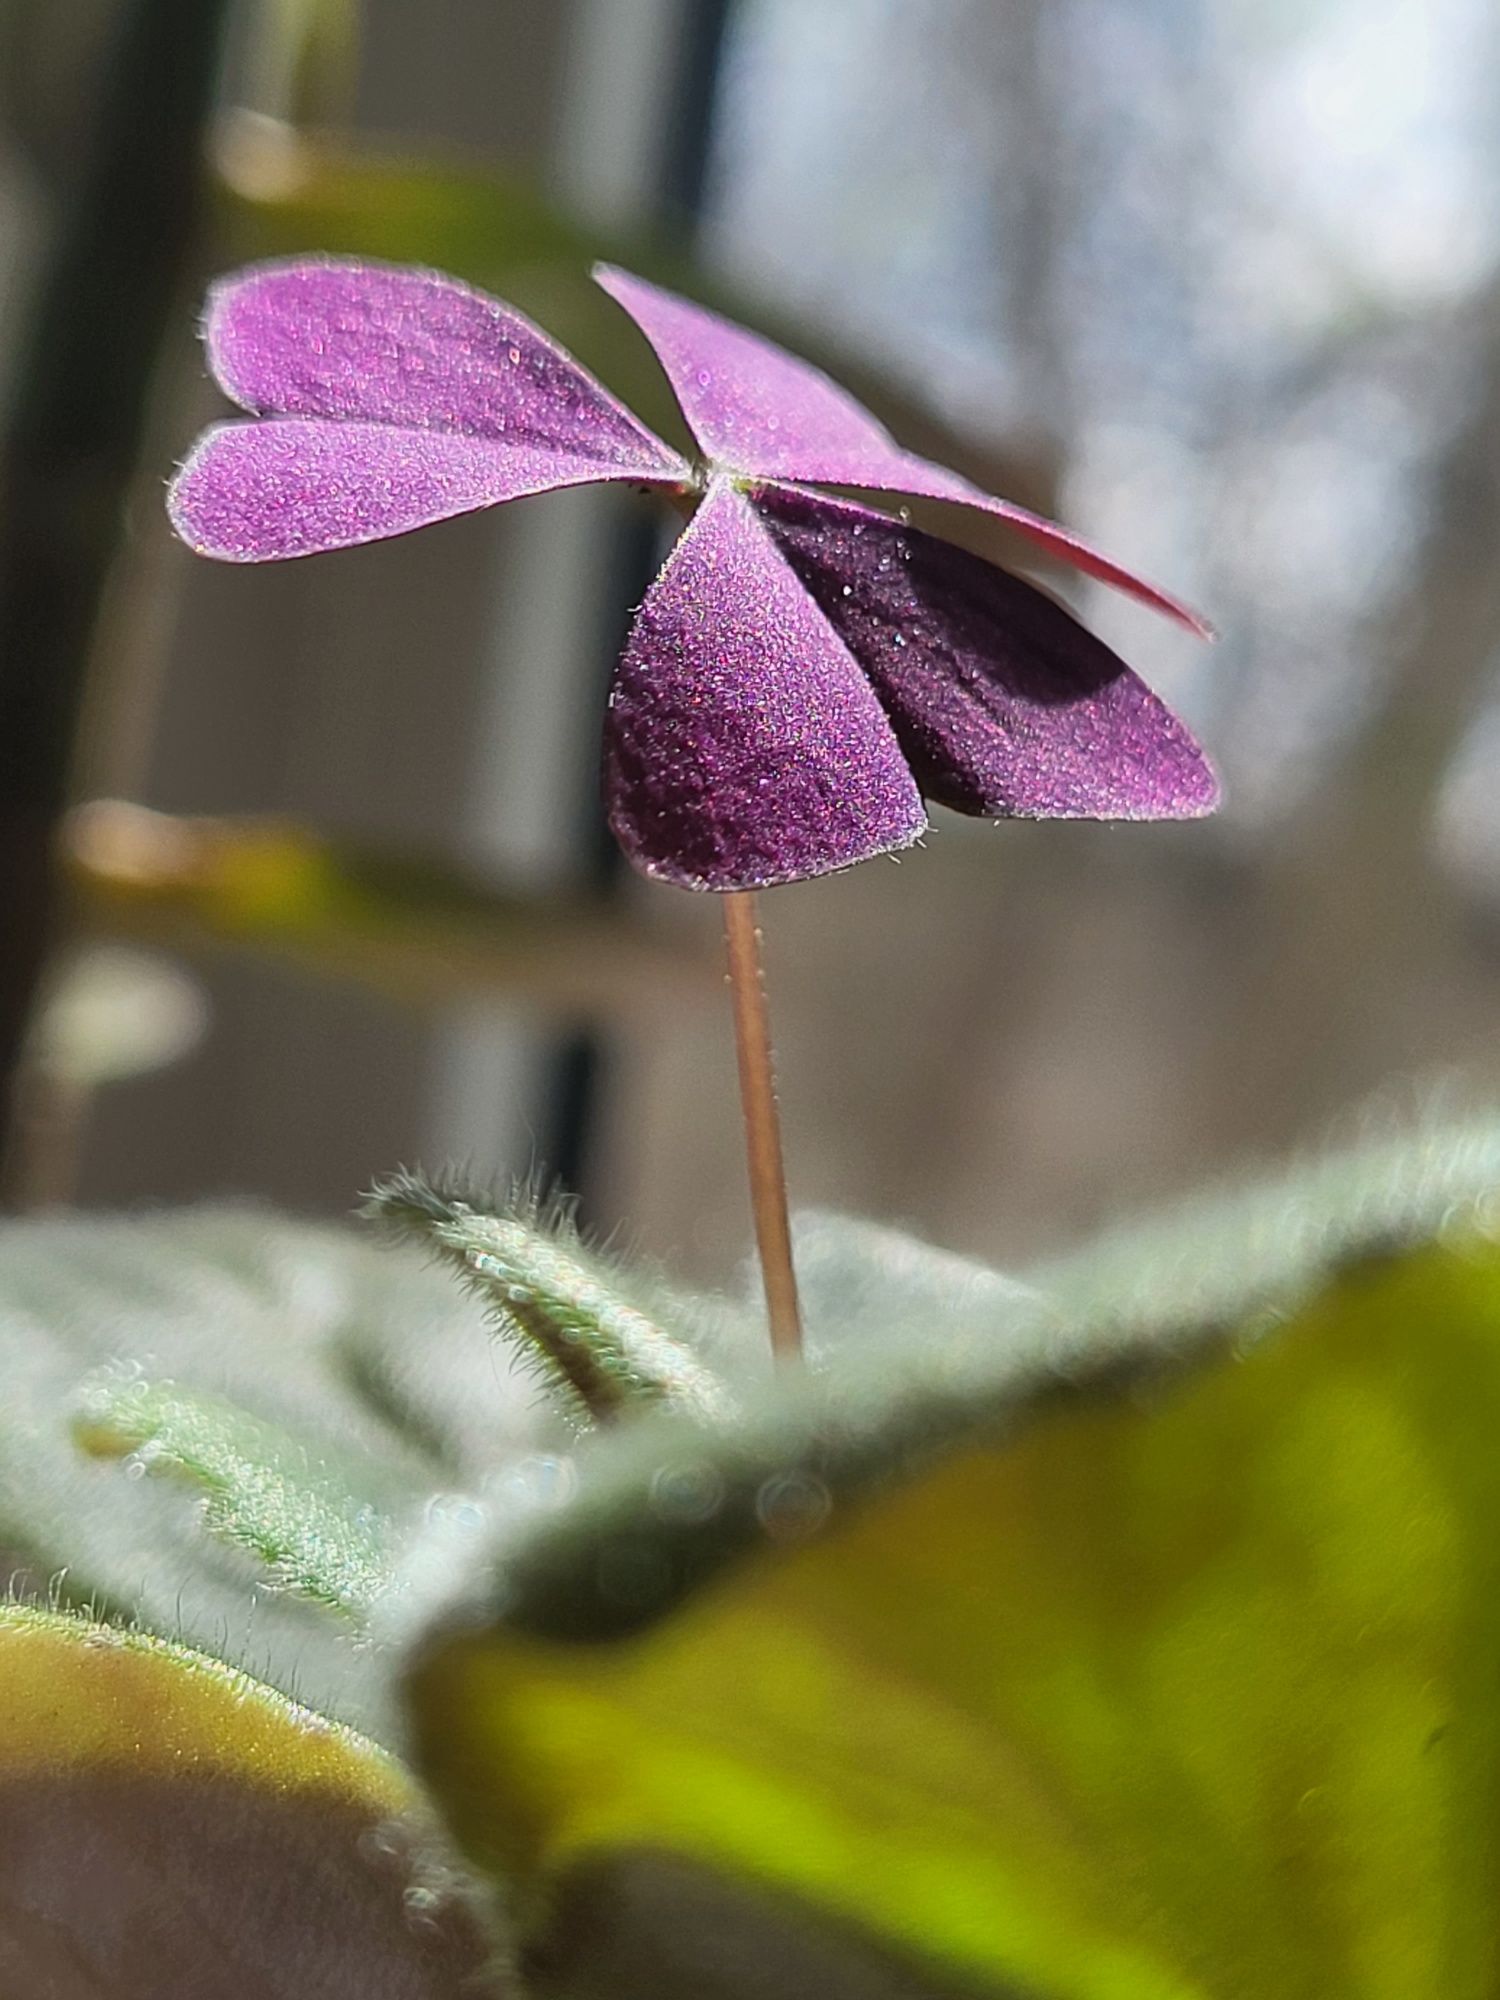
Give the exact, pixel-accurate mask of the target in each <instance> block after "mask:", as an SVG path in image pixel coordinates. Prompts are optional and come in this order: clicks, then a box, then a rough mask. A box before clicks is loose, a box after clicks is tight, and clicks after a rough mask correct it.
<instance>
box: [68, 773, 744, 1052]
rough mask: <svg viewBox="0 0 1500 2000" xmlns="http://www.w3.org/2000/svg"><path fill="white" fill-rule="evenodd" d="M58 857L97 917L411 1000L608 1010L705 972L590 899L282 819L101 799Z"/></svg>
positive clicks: (165, 940)
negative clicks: (374, 850)
mask: <svg viewBox="0 0 1500 2000" xmlns="http://www.w3.org/2000/svg"><path fill="white" fill-rule="evenodd" d="M63 858H64V864H65V866H66V869H67V873H68V879H69V882H70V885H71V887H72V890H73V893H74V897H75V901H76V903H77V905H78V909H79V912H80V915H81V916H82V917H83V918H84V920H85V921H86V922H87V923H88V924H89V925H90V926H91V927H92V928H94V929H95V930H113V931H116V932H119V933H120V934H122V935H124V936H128V937H132V938H138V939H146V940H150V941H152V942H155V943H160V944H168V945H171V946H172V947H173V948H174V949H177V950H179V951H184V952H197V953H201V952H203V951H205V950H211V949H223V948H225V947H229V948H232V949H238V950H250V951H253V952H254V953H255V954H256V955H257V956H259V957H267V956H269V957H272V958H276V959H280V960H281V961H283V962H284V963H287V964H290V965H295V966H298V967H301V968H303V969H305V970H307V971H309V972H312V973H316V974H318V975H320V976H322V977H325V978H340V979H350V980H355V981H357V982H358V983H359V984H361V985H364V986H371V987H375V988H376V989H378V990H379V991H381V992H385V993H389V994H390V995H392V996H393V997H394V998H396V999H398V1000H404V1001H406V1002H408V1003H411V1004H415V1005H421V1006H446V1005H451V1004H452V1002H453V1001H454V1000H455V999H456V998H462V997H463V996H465V995H472V994H492V993H496V992H503V993H505V994H506V995H507V996H509V997H514V998H515V999H517V1000H521V1001H531V1002H533V1003H536V1004H539V1005H543V1006H546V1007H548V1008H550V1009H553V1010H559V1011H562V1010H569V1011H577V1012H580V1013H583V1012H591V1013H597V1012H613V1011H615V1010H618V1009H624V1008H628V1007H630V1006H632V1005H642V1004H646V1003H652V1004H659V1003H660V1002H661V1001H662V1000H663V999H664V998H665V997H667V996H669V995H672V996H678V995H682V994H685V993H691V991H692V990H693V988H694V986H695V985H701V986H702V988H703V990H704V991H707V990H708V989H709V984H710V975H709V972H708V966H707V962H706V961H704V960H700V959H699V958H698V957H697V956H696V955H694V954H691V953H689V952H687V951H684V950H683V949H682V948H680V947H674V946H672V945H669V944H667V943H666V942H664V941H659V940H657V939H655V938H653V937H652V936H651V935H650V934H649V933H648V932H647V931H645V930H644V929H643V928H642V927H641V926H640V925H639V924H638V923H636V922H634V921H632V920H631V919H630V918H629V917H626V916H622V915H620V914H619V913H618V912H617V911H611V910H609V909H607V908H605V907H604V906H603V905H602V904H599V903H597V902H586V901H572V902H570V901H567V900H563V899H559V898H551V897H541V896H535V895H527V894H523V893H520V892H505V891H500V890H491V889H485V888H481V887H479V886H477V885H476V884H474V883H471V882H468V881H466V880H465V879H464V878H463V877H461V876H457V875H455V874H452V873H450V872H448V871H445V870H444V869H442V868H439V867H437V866H429V865H426V864H424V863H422V862H420V861H412V860H402V859H397V858H394V857H390V856H385V855H380V854H371V853H368V852H365V851H364V850H361V849H357V848H351V847H348V846H343V845H336V844H334V843H331V842H328V841H325V840H322V839H320V838H319V837H318V836H317V835H316V834H314V833H312V832H310V831H309V830H308V829H307V828H305V827H301V826H298V825H296V824H294V823H291V822H288V821H282V820H220V819H175V818H172V817H170V816H169V815H167V814H165V813H157V812H151V811H149V810H148V809H147V808H145V807H143V806H134V805H128V804H126V803H124V802H123V801H119V800H113V799H100V800H96V801H94V802H93V803H92V804H90V805H88V806H85V807H82V808H81V809H80V810H79V811H78V812H76V813H75V814H74V815H73V817H72V819H71V820H70V821H69V824H68V827H67V830H66V834H65V838H64V845H63Z"/></svg>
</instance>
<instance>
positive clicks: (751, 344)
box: [594, 264, 1211, 638]
mask: <svg viewBox="0 0 1500 2000" xmlns="http://www.w3.org/2000/svg"><path fill="white" fill-rule="evenodd" d="M594 276H595V278H596V279H597V280H598V282H599V284H600V285H602V286H603V288H604V290H605V291H607V292H608V293H609V295H610V297H611V298H612V299H614V300H615V301H616V302H617V303H618V304H619V305H621V306H622V307H623V308H624V309H625V311H626V312H628V313H629V315H630V317H631V318H632V319H633V320H634V321H635V323H636V325H637V326H638V327H639V328H640V329H641V331H642V333H644V334H645V336H646V338H647V340H649V341H650V343H651V345H652V347H653V348H654V349H655V351H656V356H657V359H658V360H659V361H660V362H661V365H662V367H663V368H664V369H665V370H666V373H667V378H668V380H669V381H670V382H671V384H672V388H673V390H674V391H675V393H676V396H677V400H678V402H679V403H680V404H681V405H682V413H683V415H684V416H685V417H686V418H687V420H688V425H689V427H690V429H691V430H692V433H693V435H694V437H696V438H697V440H698V442H699V444H701V445H702V447H703V449H704V451H705V453H706V454H707V455H708V458H709V459H710V461H711V462H712V463H713V464H714V465H715V466H717V467H719V468H720V469H721V470H723V471H726V472H737V473H742V474H745V475H747V476H749V477H753V478H760V479H788V480H795V481H798V482H800V483H802V484H807V485H815V486H816V485H825V486H867V487H871V488H876V489H878V490H880V491H882V492H886V493H899V494H905V495H909V496H911V497H912V498H914V499H924V500H954V501H957V502H959V503H960V504H961V505H963V506H966V507H977V508H979V509H980V510H981V511H982V512H984V513H986V514H994V515H996V516H998V517H999V519H1001V520H1002V521H1006V522H1008V523H1009V524H1010V526H1011V527H1013V528H1014V529H1016V531H1017V532H1018V533H1020V534H1022V535H1025V536H1026V537H1027V538H1028V539H1029V540H1031V541H1033V542H1035V543H1036V544H1037V545H1038V546H1039V547H1041V548H1043V549H1045V550H1046V551H1047V553H1048V554H1049V555H1051V556H1055V557H1057V558H1058V559H1059V560H1060V561H1062V562H1065V563H1069V564H1071V565H1072V567H1073V568H1074V569H1078V570H1082V571H1083V572H1084V574H1085V575H1087V576H1092V577H1097V578H1098V579H1099V581H1100V582H1101V583H1107V584H1111V585H1112V586H1113V587H1114V588H1115V589H1116V590H1123V591H1124V592H1126V594H1127V595H1129V596H1131V597H1135V598H1139V599H1140V601H1141V602H1142V603H1143V604H1149V605H1150V606H1151V608H1152V609H1153V610H1155V611H1161V612H1164V613H1165V614H1166V616H1167V617H1169V618H1173V619H1175V620H1176V621H1177V623H1178V624H1180V625H1185V626H1186V627H1187V629H1188V630H1189V631H1190V632H1196V633H1197V634H1198V635H1199V637H1200V638H1208V637H1210V636H1211V628H1210V627H1209V626H1208V625H1206V624H1205V623H1204V621H1203V619H1201V618H1200V617H1199V616H1198V614H1197V612H1195V611H1192V610H1190V609H1189V608H1188V606H1187V605H1185V604H1180V603H1179V602H1178V600H1177V599H1176V598H1175V597H1169V596H1168V595H1167V593H1166V592H1165V591H1163V590H1158V589H1157V587H1156V585H1155V584H1153V583H1147V582H1146V580H1145V579H1144V578H1143V577H1139V576H1136V575H1134V574H1133V573H1132V572H1131V571H1130V570H1128V569H1125V568H1123V567H1122V566H1121V564H1119V563H1117V562H1115V561H1114V559H1113V558H1112V557H1110V556H1107V555H1105V554H1104V552H1103V550H1101V549H1096V548H1094V547H1093V546H1092V545H1091V544H1090V543H1088V542H1086V541H1084V540H1083V539H1082V538H1081V537H1080V536H1078V535H1075V534H1072V533H1071V532H1070V531H1069V530H1068V529H1067V528H1063V527H1059V526H1058V524H1057V522H1056V521H1047V520H1044V519H1043V518H1042V516H1041V515H1040V514H1033V513H1031V512H1030V511H1029V510H1028V509H1027V508H1025V507H1017V506H1016V505H1015V503H1014V502H1013V501H1010V500H997V499H996V498H995V497H994V496H993V495H992V494H989V493H985V492H983V491H982V490H981V489H980V488H979V487H977V486H975V485H973V484H971V482H970V481H969V480H967V479H962V478H960V477H959V475H958V474H957V473H956V472H949V471H948V470H947V468H946V467H945V466H941V465H934V464H932V462H931V461H930V460H929V459H925V458H920V457H918V455H917V454H916V453H915V452H911V451H903V450H902V449H901V447H900V445H898V444H897V443H896V440H895V439H894V438H893V437H892V436H891V434H890V432H889V431H888V430H887V429H886V428H885V426H884V425H883V424H881V423H879V422H877V420H876V419H875V418H874V417H873V416H871V414H870V412H869V411H868V410H867V409H865V408H864V406H863V405H862V404H861V403H857V402H856V401H855V399H854V398H853V397H852V396H851V395H850V394H849V392H848V391H847V390H846V389H841V388H840V387H839V386H838V384H837V383H836V382H833V381H831V380H830V379H829V377H828V376H826V375H825V374H824V373H823V372H822V370H821V369H819V368H814V367H812V366H810V364H809V363H808V362H806V361H801V360H799V359H798V358H797V356H796V355H794V354H788V353H787V351H786V350H785V348H781V347H777V346H776V345H775V344H774V343H773V342H771V341H769V340H765V339H763V338H762V337H761V335H759V334H757V333H750V332H747V331H746V329H745V328H744V327H742V326H736V325H735V324H734V323H733V321H731V320H727V319H724V318H722V317H721V316H720V315H719V314H718V313H714V312H710V311H709V310H708V309H707V307H705V306H699V305H694V304H693V303H692V301H691V300H689V299H682V298H678V297H677V296H676V294H675V293H673V292H667V291H663V290H662V289H661V287H660V286H659V285H651V284H648V283H647V282H646V280H645V279H644V278H634V277H632V276H631V275H630V273H629V272H628V271H619V270H616V269H615V268H614V266H613V265H609V264H600V265H596V266H595V270H594Z"/></svg>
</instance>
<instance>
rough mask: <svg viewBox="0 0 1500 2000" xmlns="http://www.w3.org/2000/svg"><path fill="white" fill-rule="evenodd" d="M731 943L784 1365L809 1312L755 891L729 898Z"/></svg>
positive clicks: (745, 1098)
mask: <svg viewBox="0 0 1500 2000" xmlns="http://www.w3.org/2000/svg"><path fill="white" fill-rule="evenodd" d="M722 901H723V904H724V942H725V945H726V947H727V948H728V955H729V989H730V994H731V997H732V1000H733V1003H734V1045H735V1053H736V1055H737V1056H738V1058H739V1068H740V1106H741V1109H742V1110H743V1112H744V1117H745V1153H746V1159H747V1162H748V1165H749V1169H750V1206H751V1208H752V1210H753V1212H754V1215H755V1242H756V1247H757V1249H758V1250H759V1252H760V1268H761V1276H762V1279H763V1281H764V1284H765V1291H766V1317H767V1320H768V1321H769V1324H770V1332H771V1352H772V1353H773V1354H774V1355H775V1356H776V1359H777V1360H778V1361H783V1362H785V1361H796V1360H797V1359H799V1357H800V1356H801V1353H802V1313H801V1309H800V1307H799V1306H798V1304H797V1274H796V1272H795V1270H794V1269H793V1268H792V1232H791V1227H790V1225H789V1223H788V1220H787V1202H786V1168H785V1166H784V1165H783V1163H782V1157H781V1122H780V1118H779V1116H778V1114H777V1109H776V1073H775V1066H774V1061H773V1057H772V1054H771V1018H770V1013H769V1010H768V1008H767V1006H766V982H765V973H764V971H763V969H762V966H761V956H760V926H759V923H758V921H757V916H756V906H755V896H754V894H753V892H752V891H750V890H745V889H739V890H732V891H731V892H730V893H729V894H727V895H725V896H724V897H723V898H722Z"/></svg>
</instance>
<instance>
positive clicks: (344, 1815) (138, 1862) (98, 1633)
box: [0, 1605, 497, 2000]
mask: <svg viewBox="0 0 1500 2000" xmlns="http://www.w3.org/2000/svg"><path fill="white" fill-rule="evenodd" d="M0 1885H3V1886H0V1988H3V1990H4V1991H5V1992H6V1993H7V1994H15V1995H22V1994H33V1995H42V1994H47V1995H56V1996H58V2000H64V1996H67V2000H73V1996H78V2000H83V1996H85V1995H89V1996H91V1995H96V1994H108V1995H109V1996H110V2000H156V1996H158V1995H162V1994H174V1995H179V1996H183V2000H187V1996H196V1995H202V1996H204V2000H207V1996H208V1995H210V1994H212V1995H214V1996H244V2000H250V1996H252V1995H255V1996H260V1995H268V1994H273V1993H278V1994H279V1993H306V1994H313V1993H316V1994H318V1995H320V1996H324V1995H326V1996H328V2000H457V1996H458V1995H459V1994H461V1993H462V1994H465V1995H473V1996H475V2000H479V1996H481V1995H482V1994H485V1993H494V1992H495V1991H496V1990H497V1989H496V1986H495V1985H494V1984H493V1983H492V1981H491V1979H490V1977H489V1976H488V1975H487V1973H486V1971H485V1966H486V1962H487V1961H488V1960H489V1959H490V1957H491V1951H490V1947H489V1944H488V1942H487V1940H486V1938H485V1937H484V1935H483V1934H482V1932H481V1930H480V1929H479V1927H478V1925H477V1924H476V1922H475V1920H474V1917H473V1915H472V1913H471V1910H470V1908H469V1907H468V1905H467V1902H466V1900H465V1898H464V1896H463V1895H462V1893H461V1891H460V1890H459V1887H458V1885H457V1884H456V1883H455V1881H454V1879H453V1878H452V1875H451V1871H449V1870H447V1869H445V1868H443V1867H442V1865H441V1864H440V1862H439V1860H438V1858H437V1853H436V1850H435V1848H434V1846H433V1830H432V1829H431V1828H430V1826H429V1824H428V1823H427V1819H426V1814H425V1808H424V1807H423V1805H422V1802H421V1800H420V1799H419V1797H418V1795H417V1793H416V1791H415V1788H414V1787H413V1785H412V1784H411V1782H410V1780H409V1779H408V1778H407V1777H406V1775H405V1773H404V1772H403V1771H402V1770H401V1769H400V1767H399V1766H398V1765H396V1764H395V1763H394V1762H393V1761H392V1760H391V1759H390V1758H388V1757H386V1756H385V1755H383V1754H382V1753H381V1752H380V1751H379V1750H377V1749H376V1748H375V1747H374V1746H373V1745H372V1744H370V1743H368V1742H365V1741H364V1740H363V1739H361V1738H360V1737H358V1736H355V1735H354V1734H353V1733H352V1732H350V1731H348V1730H346V1729H341V1728H339V1727H337V1726H336V1725H334V1724H333V1723H330V1722H328V1721H326V1720H325V1719H324V1718H323V1717H321V1716H318V1715H314V1714H313V1713H311V1712H310V1711H309V1710H307V1709H304V1708H300V1707H298V1706H297V1704H295V1703H293V1702H290V1701H288V1700H287V1699H286V1698H285V1697H284V1696H282V1695H279V1694H277V1693H276V1692H274V1691H273V1690H272V1689H270V1688H267V1687H262V1686H259V1685H257V1684H256V1683H255V1682H253V1681H250V1680H248V1679H246V1678H245V1676H244V1675H242V1674H237V1673H233V1672H231V1671H230V1670H228V1669H227V1668H225V1667H223V1666H221V1665H219V1664H218V1662H216V1661H213V1660H209V1659H206V1658H204V1657H203V1656H202V1655H200V1654H195V1653H191V1652H189V1651H187V1650H186V1649H185V1648H183V1647H179V1646H173V1645H168V1644H166V1643H165V1642H164V1641H162V1640H160V1639H153V1638H147V1637H145V1636H143V1635H141V1634H138V1633H134V1632H129V1631H123V1630H118V1629H115V1628H111V1627H108V1626H102V1625H97V1624H89V1623H86V1622H85V1621H82V1620H79V1619H74V1618H70V1617H63V1616H59V1615H57V1614H55V1613H51V1612H46V1611H38V1610H36V1609H34V1608H30V1607H25V1606H19V1605H7V1606H4V1607H0Z"/></svg>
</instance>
